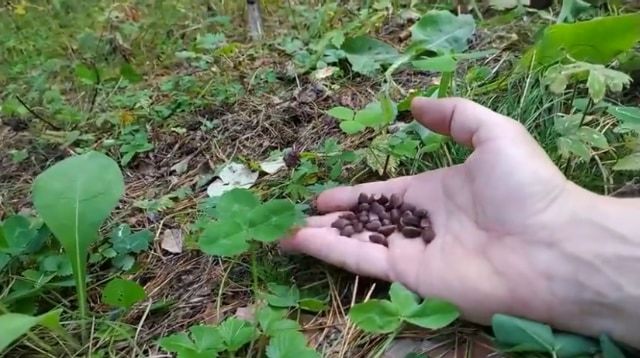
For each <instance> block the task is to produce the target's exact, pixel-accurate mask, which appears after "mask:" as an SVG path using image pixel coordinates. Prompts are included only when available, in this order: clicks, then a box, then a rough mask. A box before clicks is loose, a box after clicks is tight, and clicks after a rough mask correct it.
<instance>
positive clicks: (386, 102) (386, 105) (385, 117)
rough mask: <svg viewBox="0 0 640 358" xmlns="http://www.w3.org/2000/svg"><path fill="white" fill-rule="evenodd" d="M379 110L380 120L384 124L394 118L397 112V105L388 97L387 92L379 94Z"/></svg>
mask: <svg viewBox="0 0 640 358" xmlns="http://www.w3.org/2000/svg"><path fill="white" fill-rule="evenodd" d="M380 112H381V117H382V121H383V123H385V124H389V123H391V122H393V120H394V119H396V115H397V114H398V107H397V106H396V104H395V103H394V102H393V101H392V100H391V98H389V95H388V94H384V95H382V96H380Z"/></svg>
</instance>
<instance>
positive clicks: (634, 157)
mask: <svg viewBox="0 0 640 358" xmlns="http://www.w3.org/2000/svg"><path fill="white" fill-rule="evenodd" d="M613 170H640V152H637V153H632V154H629V155H627V156H626V157H624V158H620V159H618V162H616V164H615V165H614V166H613Z"/></svg>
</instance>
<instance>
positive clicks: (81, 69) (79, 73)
mask: <svg viewBox="0 0 640 358" xmlns="http://www.w3.org/2000/svg"><path fill="white" fill-rule="evenodd" d="M75 74H76V77H77V78H78V79H79V80H80V81H82V82H83V83H85V84H89V85H93V84H96V83H97V82H98V76H97V74H96V71H94V70H92V69H90V68H89V67H87V66H86V65H85V64H82V63H80V64H78V65H76V68H75Z"/></svg>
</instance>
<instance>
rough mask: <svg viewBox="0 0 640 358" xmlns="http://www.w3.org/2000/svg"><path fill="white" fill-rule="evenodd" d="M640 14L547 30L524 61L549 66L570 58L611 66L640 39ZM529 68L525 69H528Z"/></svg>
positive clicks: (554, 27) (562, 25)
mask: <svg viewBox="0 0 640 358" xmlns="http://www.w3.org/2000/svg"><path fill="white" fill-rule="evenodd" d="M638 28H640V13H637V12H636V13H631V14H625V15H618V16H605V17H598V18H594V19H592V20H588V21H581V22H576V23H572V24H554V25H551V26H549V27H547V28H546V29H545V30H544V32H543V34H542V37H541V38H540V40H539V41H538V42H537V44H536V45H535V46H534V47H533V48H532V49H531V50H529V51H528V53H527V54H526V55H525V57H524V58H523V64H525V65H526V66H527V67H528V64H529V63H530V61H531V60H532V59H534V58H535V62H536V64H539V65H549V64H552V63H554V62H556V61H559V60H562V59H564V58H567V57H570V58H572V59H573V60H576V61H584V62H589V63H595V64H603V65H604V64H608V63H609V62H610V61H611V60H613V59H614V58H615V57H616V56H618V55H620V54H622V53H624V52H625V51H627V50H629V49H630V48H632V47H633V46H634V45H635V44H636V43H637V42H638V41H639V40H640V31H637V30H638ZM525 68H526V67H525Z"/></svg>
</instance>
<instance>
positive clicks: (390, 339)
mask: <svg viewBox="0 0 640 358" xmlns="http://www.w3.org/2000/svg"><path fill="white" fill-rule="evenodd" d="M403 327H404V323H402V324H400V325H399V326H398V328H396V330H395V331H393V332H392V333H391V334H390V335H389V337H387V340H386V341H385V342H384V344H383V345H382V347H380V350H378V352H377V353H376V355H375V356H373V358H380V357H381V356H382V355H383V354H384V352H385V351H386V350H387V348H389V346H390V345H391V343H392V342H393V340H394V339H396V337H397V336H398V333H400V331H402V328H403Z"/></svg>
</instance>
